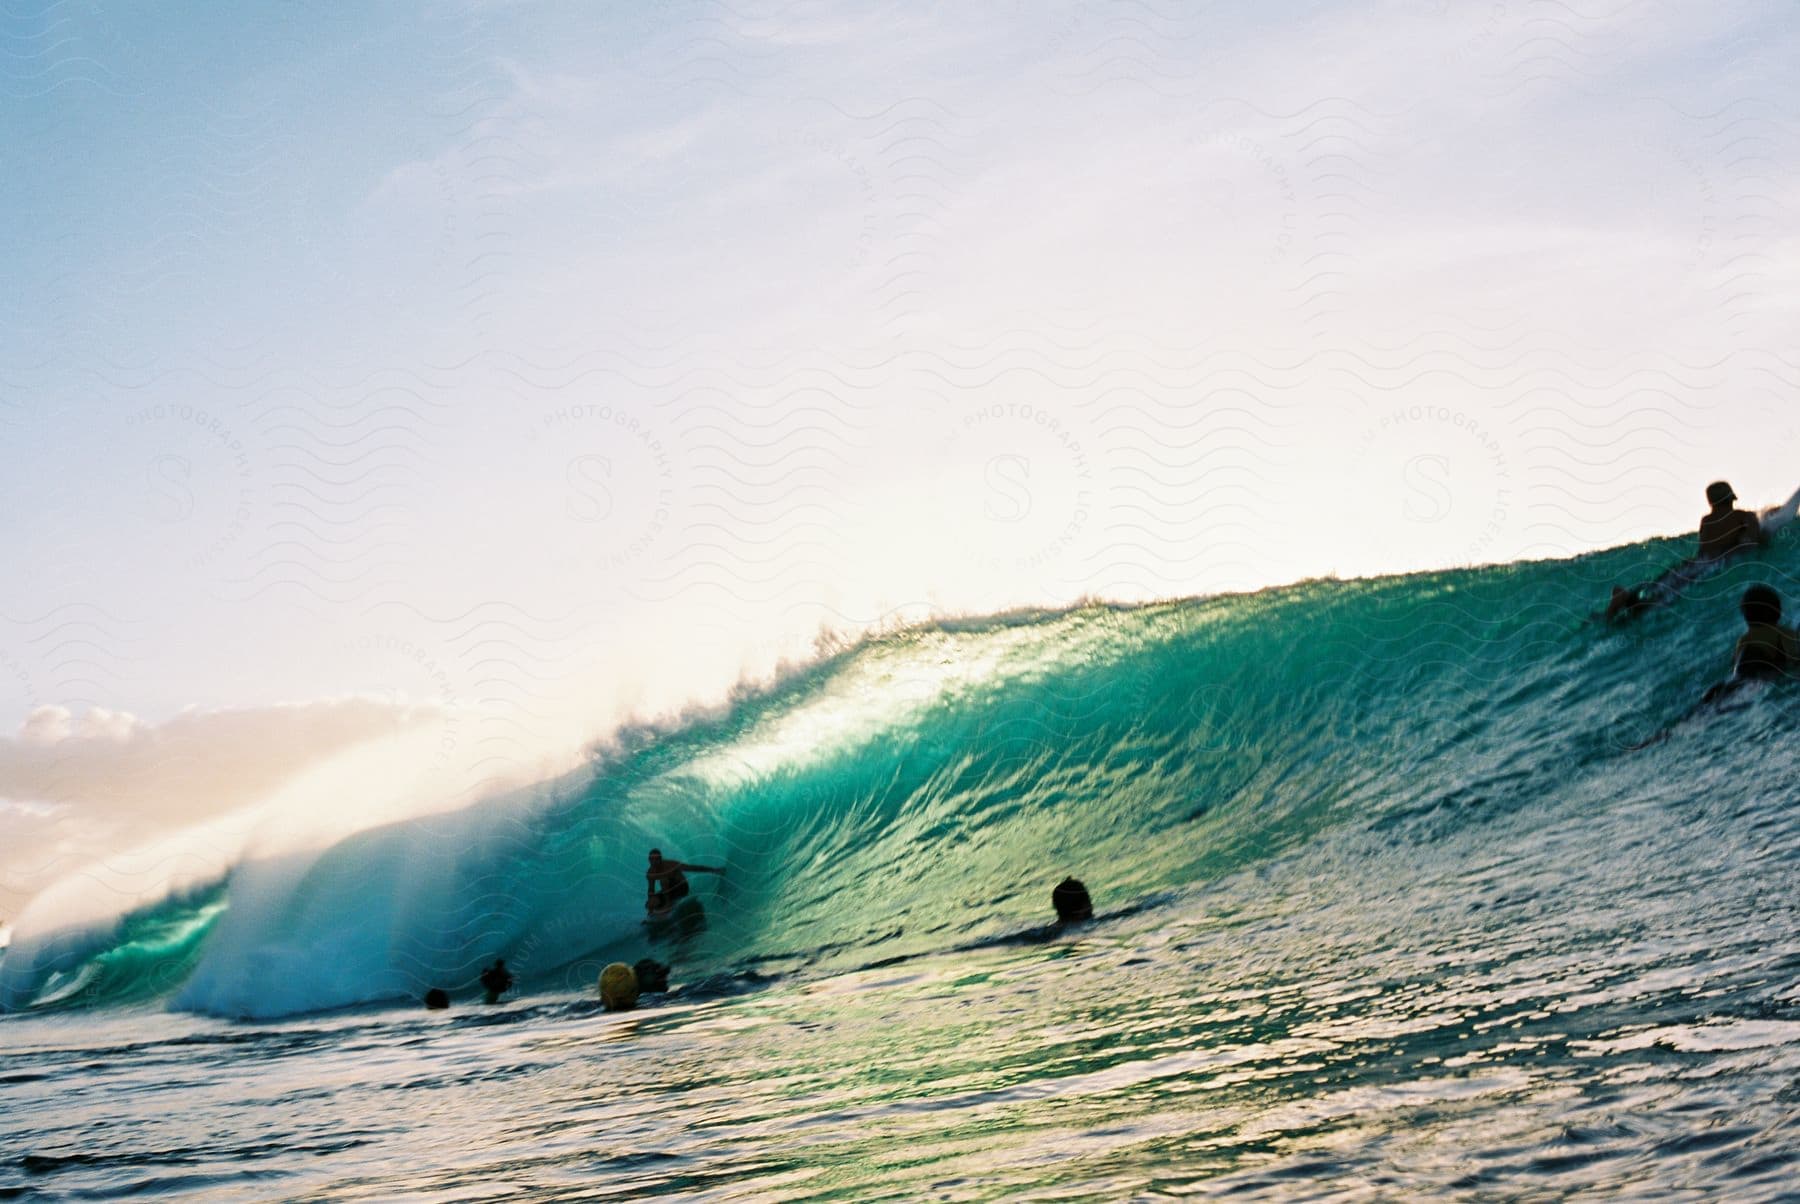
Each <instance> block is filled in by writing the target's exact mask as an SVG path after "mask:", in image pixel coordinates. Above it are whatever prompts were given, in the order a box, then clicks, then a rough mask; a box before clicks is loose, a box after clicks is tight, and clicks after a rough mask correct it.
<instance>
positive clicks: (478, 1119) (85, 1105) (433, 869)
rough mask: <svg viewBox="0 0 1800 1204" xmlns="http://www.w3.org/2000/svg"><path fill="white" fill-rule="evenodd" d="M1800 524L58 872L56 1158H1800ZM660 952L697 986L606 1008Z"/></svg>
mask: <svg viewBox="0 0 1800 1204" xmlns="http://www.w3.org/2000/svg"><path fill="white" fill-rule="evenodd" d="M1794 535H1795V532H1794V530H1793V528H1789V529H1788V530H1786V531H1784V532H1783V534H1782V536H1781V537H1780V538H1779V539H1778V540H1777V541H1776V542H1775V544H1774V546H1772V547H1771V548H1770V549H1768V550H1767V551H1766V552H1763V553H1761V554H1757V555H1753V556H1749V557H1745V558H1743V559H1741V560H1739V561H1737V562H1736V563H1733V564H1732V565H1730V567H1728V568H1727V569H1725V570H1724V571H1722V572H1720V573H1717V574H1715V575H1713V576H1711V577H1708V578H1706V579H1704V580H1701V581H1698V582H1696V583H1695V584H1694V585H1693V586H1692V588H1691V589H1690V590H1689V591H1688V592H1687V593H1686V595H1685V596H1683V597H1682V598H1681V599H1680V600H1679V601H1678V602H1676V603H1675V604H1674V605H1672V606H1668V607H1666V608H1663V609H1660V610H1656V611H1653V612H1651V613H1648V614H1646V615H1645V616H1643V617H1642V618H1641V619H1639V620H1638V621H1636V622H1634V623H1632V624H1629V625H1627V626H1620V627H1613V626H1608V625H1605V624H1603V623H1600V622H1597V621H1596V620H1595V619H1594V618H1593V616H1592V612H1593V611H1595V610H1597V609H1598V608H1599V607H1600V606H1601V605H1602V604H1603V603H1604V601H1605V598H1606V596H1607V589H1608V587H1609V586H1610V585H1612V584H1623V583H1629V582H1634V581H1640V580H1645V579H1647V578H1650V577H1654V576H1655V575H1656V573H1657V572H1658V571H1660V570H1661V569H1662V568H1665V567H1666V566H1667V565H1669V564H1670V563H1672V562H1674V561H1675V560H1677V559H1679V558H1680V557H1681V556H1682V555H1684V554H1686V552H1687V550H1688V548H1689V546H1690V545H1691V539H1684V540H1656V541H1651V542H1648V543H1644V544H1638V545H1633V546H1630V547H1624V548H1618V549H1613V550H1610V551H1607V552H1602V553H1597V554H1594V555H1591V556H1587V557H1583V558H1580V559H1577V560H1572V561H1554V562H1535V563H1520V564H1509V565H1500V566H1493V567H1486V568H1479V569H1466V570H1457V571H1446V572H1438V573H1429V574H1421V575H1414V576H1406V577H1395V578H1383V579H1375V580H1360V581H1315V582H1307V583H1303V584H1300V585H1295V586H1290V587H1285V588H1281V589H1273V590H1267V591H1264V592H1261V593H1257V594H1252V595H1243V596H1230V597H1216V598H1205V599H1190V600H1176V601H1168V602H1163V603H1158V604H1154V605H1136V606H1119V605H1105V604H1092V605H1087V606H1082V607H1077V608H1074V609H1071V610H1066V611H1056V612H1033V613H1016V614H1007V615H998V616H990V617H985V618H976V619H965V620H958V621H954V622H950V621H944V622H939V623H935V624H929V625H924V626H919V627H914V628H909V629H906V630H903V631H897V632H891V633H887V634H883V635H880V636H872V637H870V638H868V639H866V640H863V641H862V642H860V643H858V644H856V645H855V646H854V647H850V648H848V649H845V650H843V651H841V652H838V653H836V654H834V655H831V656H826V657H823V658H821V659H820V660H818V661H817V662H815V663H813V664H810V665H808V666H805V667H804V668H801V669H798V670H796V671H794V672H791V673H788V674H785V675H784V676H782V677H781V678H780V679H779V680H778V681H776V682H775V683H773V684H771V685H768V686H766V687H764V688H761V689H758V690H754V691H748V692H745V693H743V694H742V695H741V696H739V697H738V698H736V699H735V700H734V701H733V702H732V703H731V704H730V705H729V706H727V707H724V708H719V709H714V710H711V711H707V712H705V713H697V714H696V715H694V716H690V717H689V718H687V719H685V720H682V721H679V722H674V721H672V722H668V723H662V724H656V725H646V726H642V727H638V728H631V729H628V730H625V731H623V732H619V733H614V734H612V735H611V737H610V738H609V739H608V740H607V741H606V742H605V744H604V746H603V747H597V748H596V749H595V750H594V752H593V755H592V756H591V757H590V758H589V759H587V760H586V761H585V762H584V763H583V764H582V765H581V766H580V767H579V768H577V769H575V770H573V771H570V772H568V773H565V774H562V775H560V776H557V777H554V778H552V779H550V780H548V781H543V782H537V783H531V784H528V785H522V786H518V787H515V788H513V789H510V790H507V791H504V792H501V793H499V794H497V795H495V796H493V797H489V798H485V799H483V800H481V801H479V802H477V803H475V804H473V805H469V806H463V807H458V808H455V809H449V810H440V811H434V812H431V813H429V814H424V815H414V816H410V817H403V818H399V819H395V820H393V821H391V822H384V823H379V824H376V825H374V826H371V827H367V828H365V829H364V830H361V831H358V832H356V833H354V834H352V835H349V836H346V837H344V838H342V839H339V840H336V841H333V842H328V843H326V844H324V845H323V846H321V847H318V848H311V849H306V850H304V851H288V852H284V853H280V854H270V855H268V856H245V857H243V858H241V859H238V860H235V861H234V862H233V863H231V864H230V865H228V866H224V867H221V869H220V872H218V873H217V874H216V875H211V876H204V875H203V876H201V877H199V878H196V879H194V880H190V881H185V882H183V883H181V884H180V886H179V888H178V889H171V890H170V891H169V892H167V893H166V894H164V895H162V896H160V897H157V898H154V899H150V900H146V901H140V902H136V903H134V904H133V905H132V906H131V907H129V908H128V909H127V910H125V911H124V912H123V914H104V915H99V916H89V917H86V918H84V919H83V920H82V921H81V922H79V923H73V922H64V921H60V920H57V919H56V918H55V916H54V915H52V914H51V913H47V912H46V913H44V916H46V917H48V918H34V911H32V910H28V911H27V912H26V913H25V914H24V915H23V916H21V917H20V918H19V920H18V922H17V923H16V925H15V928H14V932H13V934H12V938H11V944H10V945H9V946H8V947H7V948H6V950H5V951H4V954H3V955H0V1005H3V1006H4V1007H5V1009H6V1010H7V1015H6V1016H5V1017H4V1018H3V1019H0V1148H3V1149H4V1150H5V1151H6V1153H5V1154H4V1155H3V1156H0V1196H3V1197H6V1198H21V1199H39V1198H42V1199H51V1198H77V1197H80V1198H88V1197H93V1196H108V1195H118V1194H126V1193H131V1192H144V1191H154V1192H159V1193H165V1194H176V1195H180V1194H195V1195H201V1196H205V1195H221V1196H225V1197H230V1198H255V1199H262V1198H268V1199H286V1198H308V1199H363V1198H371V1199H378V1198H392V1197H395V1196H400V1195H419V1196H425V1197H431V1198H442V1199H453V1198H474V1197H482V1198H490V1197H492V1196H495V1195H500V1194H521V1195H525V1194H528V1195H530V1196H532V1197H533V1198H551V1199H554V1198H569V1199H593V1198H608V1197H634V1198H641V1197H647V1196H658V1195H670V1196H679V1197H681V1198H699V1199H705V1198H727V1197H729V1198H766V1199H874V1198H893V1199H919V1198H941V1199H1032V1198H1050V1197H1052V1196H1055V1197H1058V1198H1069V1197H1082V1198H1101V1199H1127V1198H1140V1199H1166V1198H1174V1197H1177V1196H1185V1195H1191V1194H1196V1193H1217V1192H1225V1191H1230V1192H1232V1193H1234V1194H1236V1195H1238V1196H1240V1197H1242V1198H1248V1199H1262V1198H1267V1199H1293V1198H1370V1199H1375V1198H1398V1197H1404V1196H1407V1195H1413V1194H1420V1193H1435V1194H1441V1195H1448V1196H1461V1197H1466V1198H1473V1199H1490V1198H1492V1199H1499V1198H1506V1199H1516V1198H1533V1197H1543V1198H1561V1197H1566V1196H1569V1195H1584V1196H1587V1197H1589V1198H1618V1199H1644V1198H1668V1199H1685V1198H1702V1197H1720V1196H1727V1197H1730V1198H1734V1199H1776V1198H1781V1197H1783V1196H1784V1194H1785V1193H1786V1191H1787V1189H1788V1184H1789V1182H1790V1180H1791V1177H1792V1175H1793V1173H1794V1167H1795V1162H1796V1159H1797V1158H1800V1140H1797V1138H1800V1132H1797V1131H1796V1121H1797V1119H1800V938H1797V937H1796V932H1797V925H1796V920H1797V919H1800V901H1797V899H1796V890H1795V887H1796V884H1797V883H1800V875H1797V874H1796V867H1797V866H1800V854H1797V853H1796V837H1797V836H1800V823H1797V822H1796V819H1795V816H1794V810H1795V809H1794V804H1795V802H1796V791H1797V786H1796V783H1797V782H1800V774H1797V773H1796V770H1797V769H1800V761H1797V755H1796V751H1795V740H1794V737H1795V735H1796V734H1797V733H1800V689H1796V688H1795V687H1793V686H1792V685H1789V684H1784V683H1775V684H1770V685H1766V686H1756V687H1752V688H1751V689H1747V690H1745V691H1742V692H1740V694H1739V695H1737V696H1735V697H1734V698H1733V699H1732V700H1731V701H1730V703H1729V705H1728V706H1727V707H1724V708H1719V709H1699V710H1696V709H1695V708H1694V705H1693V704H1694V701H1695V700H1696V699H1697V698H1698V696H1699V695H1700V693H1701V691H1702V690H1704V689H1705V687H1706V686H1707V685H1709V684H1711V683H1712V682H1714V681H1716V680H1718V679H1719V678H1721V677H1723V676H1724V675H1725V673H1726V671H1727V669H1728V668H1729V650H1730V647H1731V644H1732V642H1733V641H1734V640H1735V639H1736V637H1737V634H1738V632H1739V631H1740V630H1741V622H1740V621H1739V620H1738V618H1737V614H1736V609H1735V605H1736V599H1737V597H1738V596H1739V594H1740V593H1741V592H1742V591H1743V589H1744V587H1745V586H1746V585H1747V584H1749V583H1751V582H1754V581H1766V582H1768V583H1770V584H1772V585H1774V586H1775V587H1776V588H1777V589H1778V590H1780V591H1781V592H1782V594H1783V596H1784V598H1785V599H1786V600H1787V601H1788V603H1789V607H1790V612H1791V611H1792V609H1793V608H1795V607H1800V541H1797V540H1796V539H1795V538H1794ZM1789 617H1790V619H1791V618H1792V614H1791V613H1790V616H1789ZM652 845H655V846H659V847H661V848H663V849H665V850H667V851H668V852H669V853H670V854H671V855H672V856H675V857H678V858H682V859H685V860H690V861H696V862H703V863H707V864H715V865H721V866H722V867H723V868H724V871H725V872H724V874H723V875H721V876H720V877H718V878H716V879H715V878H709V877H702V876H696V877H695V879H694V884H695V893H696V895H697V896H698V897H699V898H700V900H701V901H702V903H703V904H704V906H705V909H706V913H707V923H706V926H705V927H704V928H703V929H702V930H700V931H697V932H694V933H691V934H688V935H685V936H679V937H673V936H667V935H653V934H650V933H647V932H646V931H645V929H644V927H643V925H642V923H641V916H642V898H643V889H644V888H643V876H642V875H643V862H644V853H645V850H646V849H647V848H649V847H651V846H652ZM1069 874H1074V875H1076V876H1078V877H1080V878H1082V879H1083V880H1084V881H1085V882H1086V883H1087V885H1088V887H1089V889H1090V890H1091V891H1092V893H1093V896H1094V899H1095V904H1096V911H1097V918H1096V919H1095V920H1094V921H1093V922H1092V923H1089V924H1085V925H1079V926H1072V927H1069V928H1065V929H1058V928H1056V927H1055V926H1053V925H1050V924H1048V921H1049V920H1050V919H1051V915H1050V908H1049V896H1050V891H1051V888H1052V887H1053V886H1054V885H1055V884H1056V883H1057V882H1058V881H1059V880H1060V879H1062V878H1063V877H1064V876H1065V875H1069ZM645 955H651V956H656V957H660V958H662V959H663V960H665V961H669V962H670V963H672V965H673V966H674V974H673V981H674V983H675V990H674V991H673V992H672V993H671V994H670V995H669V996H667V997H665V998H657V997H651V998H650V999H649V1000H648V1002H647V1006H646V1007H644V1008H643V1009H640V1010H639V1011H636V1012H631V1013H621V1014H609V1013H605V1012H602V1011H600V1010H599V1005H598V1003H597V1001H596V999H595V991H594V982H595V978H596V975H597V974H598V971H599V969H600V967H602V966H603V965H605V964H606V963H608V962H611V961H614V960H623V961H627V962H629V961H635V960H636V959H637V958H639V957H642V956H645ZM497 956H503V957H505V958H506V959H507V962H508V964H509V965H510V966H511V967H512V968H513V970H514V972H515V973H516V974H517V975H518V976H519V978H520V980H521V985H520V990H519V992H518V993H517V995H516V996H509V997H508V999H507V1000H505V1001H504V1002H502V1003H501V1004H499V1005H497V1006H493V1007H487V1006H483V1005H482V1004H481V1003H480V1002H479V988H478V987H477V986H476V978H477V975H478V974H479V972H480V969H481V967H482V966H483V965H485V964H487V963H489V962H491V961H492V959H493V958H495V957H497ZM432 987H441V988H444V989H445V990H447V991H449V992H450V993H451V995H452V998H453V1000H454V1004H453V1006H452V1007H451V1008H450V1009H449V1010H448V1011H445V1012H427V1011H426V1010H424V1009H423V1008H422V1007H421V1006H420V1005H419V1000H420V998H421V996H422V995H423V994H424V992H425V991H426V990H427V989H429V988H432Z"/></svg>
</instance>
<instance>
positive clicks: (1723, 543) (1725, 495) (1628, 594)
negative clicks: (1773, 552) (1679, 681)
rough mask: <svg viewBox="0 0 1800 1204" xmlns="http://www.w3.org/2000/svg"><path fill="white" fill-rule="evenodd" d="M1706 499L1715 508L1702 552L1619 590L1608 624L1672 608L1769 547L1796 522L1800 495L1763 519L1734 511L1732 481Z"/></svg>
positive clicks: (1714, 487)
mask: <svg viewBox="0 0 1800 1204" xmlns="http://www.w3.org/2000/svg"><path fill="white" fill-rule="evenodd" d="M1706 500H1707V502H1708V503H1710V504H1711V506H1712V509H1711V510H1709V511H1708V512H1707V513H1706V516H1705V517H1703V518H1702V519H1701V520H1700V547H1699V550H1698V551H1696V552H1695V554H1694V555H1693V556H1691V557H1689V558H1688V559H1686V560H1684V561H1682V562H1681V563H1680V564H1678V565H1676V566H1675V567H1674V568H1672V569H1670V570H1669V571H1668V572H1666V573H1664V574H1663V575H1662V576H1660V577H1658V578H1657V579H1656V580H1654V581H1640V582H1639V583H1638V584H1636V585H1633V586H1630V587H1625V586H1618V585H1615V586H1613V591H1612V597H1611V598H1609V599H1608V600H1607V603H1606V620H1607V621H1608V622H1617V621H1619V620H1622V619H1631V618H1635V617H1637V616H1638V615H1640V614H1642V613H1643V612H1644V611H1646V610H1649V609H1650V608H1651V607H1653V606H1667V605H1668V604H1669V603H1671V602H1673V601H1675V599H1676V598H1678V597H1680V596H1681V591H1682V590H1683V589H1685V588H1687V586H1689V585H1691V584H1693V583H1694V582H1695V581H1698V580H1699V579H1700V578H1702V577H1705V576H1707V575H1708V574H1710V573H1711V572H1712V571H1713V570H1714V569H1716V568H1718V567H1719V566H1721V565H1723V564H1724V563H1725V562H1726V561H1727V560H1729V559H1730V558H1731V557H1733V556H1735V555H1737V554H1738V553H1739V552H1742V551H1744V550H1746V549H1748V548H1758V547H1761V546H1763V545H1764V544H1766V543H1767V542H1768V541H1769V536H1770V535H1772V534H1773V533H1774V532H1775V531H1777V530H1779V529H1780V528H1781V526H1782V525H1784V524H1785V523H1787V522H1788V521H1789V520H1791V519H1792V518H1793V517H1794V513H1793V511H1794V507H1795V504H1796V501H1800V493H1796V494H1795V495H1794V497H1793V498H1790V499H1788V502H1787V504H1786V505H1784V506H1780V507H1777V508H1775V509H1773V510H1771V511H1769V513H1768V514H1767V515H1766V516H1764V517H1763V518H1762V519H1760V520H1759V519H1758V518H1757V516H1756V515H1754V514H1752V513H1751V512H1750V511H1748V510H1738V509H1735V508H1734V507H1733V506H1732V503H1733V502H1735V501H1737V492H1736V491H1735V490H1733V489H1732V488H1731V482H1729V481H1714V482H1713V483H1712V484H1710V485H1708V486H1707V487H1706Z"/></svg>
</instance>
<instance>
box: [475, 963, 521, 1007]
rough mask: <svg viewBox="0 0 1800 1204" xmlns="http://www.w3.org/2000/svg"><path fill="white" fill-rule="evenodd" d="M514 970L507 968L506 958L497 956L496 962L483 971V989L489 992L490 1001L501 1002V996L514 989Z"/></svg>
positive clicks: (488, 998) (488, 999)
mask: <svg viewBox="0 0 1800 1204" xmlns="http://www.w3.org/2000/svg"><path fill="white" fill-rule="evenodd" d="M512 985H513V976H512V971H511V970H508V969H507V968H506V959H505V958H501V957H496V958H495V959H494V964H493V965H491V966H489V967H488V968H487V969H485V970H483V971H482V972H481V989H482V990H484V991H486V992H487V1001H488V1002H489V1003H499V1002H500V996H502V995H504V994H506V993H507V992H508V991H510V990H512Z"/></svg>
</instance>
